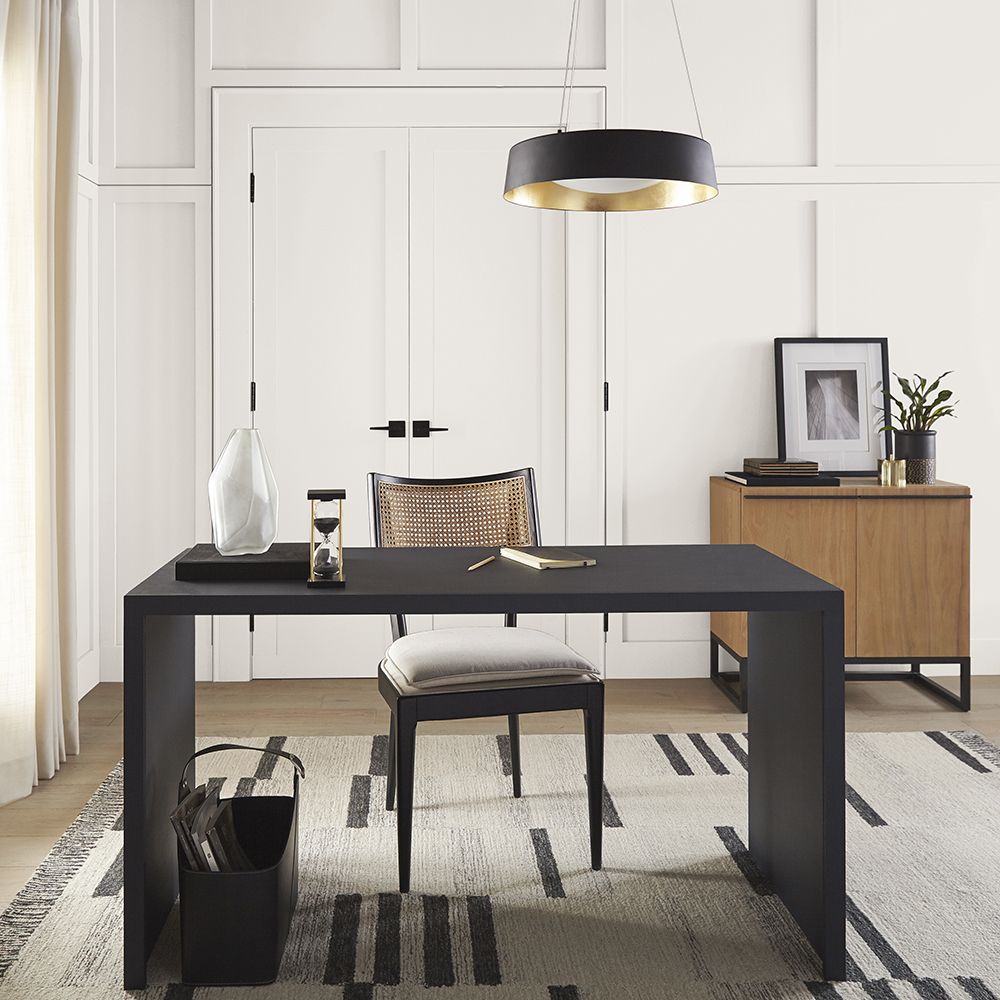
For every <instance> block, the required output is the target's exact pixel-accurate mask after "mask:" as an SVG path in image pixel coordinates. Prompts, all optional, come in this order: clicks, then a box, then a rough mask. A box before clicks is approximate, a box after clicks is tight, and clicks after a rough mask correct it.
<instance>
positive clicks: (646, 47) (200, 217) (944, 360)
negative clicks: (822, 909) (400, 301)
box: [78, 0, 1000, 687]
mask: <svg viewBox="0 0 1000 1000" xmlns="http://www.w3.org/2000/svg"><path fill="white" fill-rule="evenodd" d="M676 7H677V15H678V19H679V21H680V25H681V28H682V31H683V39H684V48H685V51H686V53H687V57H688V61H689V64H690V71H691V78H692V81H693V83H694V87H695V91H696V94H697V98H698V108H699V111H700V114H701V121H702V124H703V126H704V132H705V136H706V138H707V139H709V141H710V142H712V144H713V146H714V148H715V151H716V157H717V164H718V166H719V177H720V181H721V182H722V192H721V195H720V197H719V198H718V199H717V200H716V201H714V202H712V203H710V204H708V205H705V206H700V207H696V208H689V209H685V210H683V211H681V212H664V213H654V214H650V215H641V216H640V215H636V216H631V217H609V218H608V219H607V223H606V227H602V229H604V233H602V235H601V237H600V238H601V239H602V241H604V244H605V246H606V251H607V273H608V280H607V285H606V288H600V287H598V288H593V287H587V288H577V289H574V290H571V292H570V295H571V297H572V296H575V295H577V296H592V295H597V296H599V297H600V298H601V299H602V300H603V302H602V306H603V308H605V309H606V314H607V350H606V364H607V372H606V377H607V379H608V381H609V382H610V383H611V409H610V411H609V414H608V439H607V501H608V509H607V523H608V540H609V541H617V540H625V541H630V542H661V541H662V542H703V541H707V539H708V483H707V480H708V476H709V475H712V474H717V473H719V472H720V471H722V470H723V469H724V468H726V467H728V466H731V465H733V464H738V463H739V461H740V460H741V459H742V457H744V456H745V455H750V454H767V453H770V452H774V451H775V449H776V441H775V432H774V389H773V368H772V365H773V361H772V340H773V338H774V337H778V336H785V337H787V336H792V337H794V336H809V335H819V336H888V337H889V356H890V364H891V366H892V367H893V369H895V370H897V371H901V372H904V373H906V372H911V371H914V370H916V371H920V372H921V373H927V374H938V373H939V372H941V371H944V370H945V369H948V368H953V369H955V375H954V376H953V377H952V384H953V385H954V387H955V388H956V389H957V390H958V396H959V398H960V400H961V402H960V404H959V411H958V412H959V418H958V419H957V420H954V421H946V422H945V423H944V424H942V425H939V428H940V433H939V441H938V445H939V467H940V475H941V477H942V478H946V479H952V480H956V481H959V482H963V483H969V484H970V485H971V486H972V488H973V493H974V495H975V497H976V501H975V510H976V511H978V512H979V513H977V514H975V515H974V518H973V564H972V605H973V609H972V634H973V653H974V659H973V669H974V670H976V671H979V672H983V671H991V672H1000V627H998V625H997V624H996V623H997V622H998V621H1000V614H998V610H1000V583H998V582H997V581H996V578H995V574H994V573H993V571H992V568H991V567H992V566H994V565H996V564H997V563H998V562H1000V526H998V525H997V523H996V519H994V518H991V517H989V516H988V513H987V511H988V509H989V507H990V505H991V504H992V502H993V500H992V498H993V497H994V496H996V495H997V494H998V492H1000V481H998V480H1000V473H997V472H996V471H995V463H993V462H991V461H989V460H984V457H983V456H985V455H987V454H989V446H990V445H991V444H992V442H993V439H994V437H995V435H996V432H997V430H998V429H1000V421H998V419H997V417H996V414H995V408H994V407H992V406H991V404H992V401H993V397H994V396H995V391H994V390H993V387H992V384H991V382H990V375H991V373H992V371H993V370H994V369H995V368H996V367H997V364H998V362H1000V348H998V346H997V343H998V336H997V335H998V332H1000V300H998V297H997V295H996V293H995V291H994V289H995V286H996V275H997V274H998V273H1000V270H998V269H1000V236H998V235H997V234H998V232H1000V226H998V224H1000V205H998V203H1000V132H998V130H997V129H996V127H995V125H996V122H997V121H998V120H1000V76H998V75H997V73H996V70H995V57H994V54H993V52H992V49H991V46H992V45H993V43H994V41H995V39H996V38H997V37H1000V7H998V5H997V4H996V3H995V0H952V3H951V4H949V5H948V12H947V16H946V17H942V16H941V11H942V8H941V5H940V4H939V3H938V2H933V0H758V2H755V3H752V4H748V3H746V2H745V0H676ZM570 8H571V0H531V2H528V0H524V2H521V0H514V2H513V3H512V4H508V5H506V7H504V8H500V7H497V6H496V5H488V4H483V3H479V2H478V0H477V2H470V0H371V2H367V0H366V2H365V3H357V2H351V0H284V2H282V3H281V4H275V3H272V2H265V0H204V2H202V0H169V2H164V0H89V2H84V3H83V4H82V10H81V15H82V17H81V20H82V25H83V33H84V53H85V57H86V58H85V62H86V69H85V80H84V94H85V99H84V114H85V122H84V128H83V130H82V132H83V142H82V148H81V167H80V171H81V175H82V176H83V177H85V178H88V179H89V180H91V181H94V182H96V186H89V187H88V185H87V184H86V183H85V182H84V183H82V184H81V247H86V252H84V251H83V250H82V251H81V289H84V288H86V289H87V290H88V291H87V292H86V294H85V295H81V305H80V311H81V320H80V329H81V346H80V350H79V352H78V356H79V359H80V361H81V364H89V365H90V366H91V367H90V368H87V369H85V370H86V371H87V372H88V373H89V376H90V377H91V382H90V392H89V395H88V393H87V392H86V391H82V390H83V389H85V388H86V387H84V386H82V385H81V392H80V399H81V401H82V402H81V407H83V408H84V409H86V408H87V407H88V406H91V409H92V410H93V406H92V404H94V401H95V400H96V402H97V410H96V411H93V412H94V413H96V414H97V415H96V416H92V420H93V421H94V423H93V424H91V425H86V426H87V427H92V426H93V427H96V431H97V433H96V436H94V435H90V436H87V434H89V433H90V432H89V430H88V431H87V434H84V435H81V437H80V443H79V444H78V448H80V449H83V450H82V451H81V455H83V457H84V460H85V464H86V463H90V465H89V467H90V468H96V469H97V470H98V472H95V477H96V478H95V479H93V480H87V479H86V477H83V479H82V480H81V482H82V485H81V489H82V490H84V494H83V496H84V500H83V503H84V504H85V505H86V504H90V505H91V506H89V507H85V509H86V510H88V511H91V513H92V514H93V516H92V517H91V519H90V522H89V523H90V524H91V530H89V531H86V530H85V531H83V532H82V534H83V535H85V536H86V537H87V538H88V539H89V541H88V542H87V544H89V545H92V546H94V549H93V553H92V554H91V555H90V556H89V557H88V558H89V560H90V561H89V562H87V561H86V559H83V558H81V565H82V566H87V567H89V568H88V569H87V570H84V569H81V574H89V576H82V578H81V589H85V588H87V587H88V586H89V587H92V588H93V593H94V595H95V596H94V597H93V601H92V603H91V604H90V605H88V599H87V598H86V597H85V598H84V599H83V600H82V601H81V608H84V607H88V606H90V607H92V608H93V607H96V608H97V610H96V611H94V614H95V615H96V614H98V611H99V626H98V624H95V622H96V621H97V619H94V618H92V619H88V621H89V622H90V623H89V624H88V625H84V624H81V640H80V641H81V654H82V655H84V650H85V649H86V650H88V651H89V650H91V649H92V648H93V639H92V632H88V631H87V629H91V630H95V629H96V631H97V632H98V633H99V637H100V642H99V648H100V676H101V677H103V678H105V679H114V678H117V677H119V676H120V634H119V624H118V623H119V620H120V614H121V597H122V594H123V593H124V592H125V591H126V590H127V589H128V588H129V587H130V586H132V585H133V584H134V583H135V582H137V581H138V580H139V579H140V578H142V577H143V576H145V575H146V574H147V573H148V572H151V571H152V570H153V569H155V568H156V566H158V565H159V564H160V563H162V562H163V561H164V560H165V559H166V558H168V557H170V556H171V555H173V554H174V553H175V552H176V551H177V550H179V549H180V548H182V547H183V546H185V545H188V544H190V543H192V542H194V541H196V540H204V539H207V538H208V537H209V526H208V520H207V505H206V504H205V503H204V502H203V498H204V492H205V489H204V485H205V480H206V478H207V475H208V472H209V470H210V467H211V461H212V447H213V440H212V430H211V414H212V407H213V399H212V384H211V362H212V329H211V301H210V290H211V281H212V272H211V259H212V257H211V238H212V237H211V232H212V229H211V212H212V203H213V194H214V196H215V199H216V201H218V198H219V192H218V191H215V192H213V191H212V187H211V185H212V181H213V178H212V147H213V132H212V128H213V124H212V114H211V108H212V91H213V88H227V87H232V88H258V87H259V88H270V89H271V91H270V92H271V93H272V94H273V93H274V88H288V87H299V88H341V87H343V88H358V87H372V88H390V89H391V88H398V92H399V94H400V108H401V112H400V114H401V121H400V122H399V124H408V122H407V120H406V111H405V109H406V107H407V106H408V105H407V102H406V99H405V98H406V94H407V93H408V92H410V91H411V90H412V88H418V87H421V88H432V89H434V88H438V89H439V91H440V93H441V95H442V99H444V95H446V94H447V93H448V88H454V87H459V86H460V87H483V88H486V89H484V95H488V94H489V93H490V88H498V87H512V88H525V87H534V88H539V87H550V88H552V95H553V98H552V101H553V110H552V117H553V121H555V119H556V116H557V113H558V106H559V91H558V87H559V85H560V84H561V81H562V71H561V67H562V63H563V60H564V56H565V46H566V35H567V30H568V23H569V13H570ZM970 26H974V28H972V29H971V30H970ZM578 65H579V67H580V69H579V72H578V73H577V82H578V83H580V84H582V85H586V86H588V87H589V88H591V90H592V91H593V89H594V88H599V89H600V92H602V93H603V94H604V97H605V105H606V110H607V121H608V124H609V125H611V126H619V127H620V126H626V127H642V128H665V129H673V130H677V131H696V130H697V122H696V119H695V114H694V108H693V106H692V104H691V101H690V95H689V93H688V84H687V76H686V74H685V72H684V66H683V63H682V60H681V52H680V46H679V44H678V40H677V35H676V31H675V28H674V23H673V16H672V14H671V11H670V5H669V4H665V3H663V2H662V0H583V13H582V15H581V36H580V43H579V55H578ZM244 93H251V92H250V91H247V90H244ZM484 99H485V98H484ZM581 106H582V102H581ZM262 109H264V110H262V112H261V113H262V116H263V118H265V119H266V108H265V105H264V104H262ZM581 113H583V112H582V111H581ZM574 117H576V116H574ZM261 123H262V124H266V121H264V120H262V121H261ZM329 124H338V122H336V121H334V122H329ZM355 124H363V123H355ZM412 124H417V123H412ZM469 124H476V123H475V122H471V123H469ZM511 124H515V123H511ZM501 180H502V178H484V179H483V182H484V183H488V184H494V185H495V186H496V187H497V191H498V197H499V187H500V182H501ZM217 182H218V181H217ZM95 205H96V206H97V207H96V209H95V207H94V206H95ZM510 210H511V211H519V210H518V209H514V208H511V209H510ZM573 231H574V230H573V229H572V228H571V229H570V233H571V241H572V239H573V236H572V233H573ZM580 236H581V238H582V239H585V240H593V239H594V238H597V237H596V236H595V233H594V232H593V231H592V227H590V228H586V229H584V230H582V231H581V234H580ZM572 316H573V308H572V303H570V317H571V321H570V341H569V343H568V344H567V357H568V358H569V359H570V363H571V364H576V363H581V364H585V365H590V366H593V365H594V364H595V363H596V364H600V360H601V359H595V358H593V357H591V356H589V355H587V354H586V350H585V351H584V352H583V354H581V353H579V352H578V351H577V350H576V347H575V345H574V342H573V323H572ZM588 343H589V341H588ZM95 350H96V354H95V353H93V352H94V351H95ZM587 350H589V348H588V349H587ZM88 352H91V353H88ZM88 359H89V360H88ZM81 377H83V376H81ZM98 388H99V391H100V394H99V396H97V395H96V393H97V390H98ZM88 400H89V402H88ZM567 405H568V406H569V407H571V409H572V414H571V416H572V419H571V420H570V432H569V433H570V435H571V437H572V434H573V427H576V426H582V425H583V424H585V423H586V422H588V421H591V422H592V421H595V420H601V419H602V415H601V411H600V410H599V409H597V410H593V409H588V406H589V404H588V403H586V402H585V401H581V400H579V399H574V400H572V401H568V403H567ZM216 444H218V442H216ZM568 455H569V456H570V457H569V459H568V461H569V463H570V466H571V467H572V466H573V464H574V461H575V459H574V458H573V456H574V449H573V445H572V441H571V442H570V447H569V450H568ZM585 464H586V463H581V465H585ZM595 486H598V487H599V486H600V484H593V483H590V484H589V488H591V489H594V487H595ZM87 490H89V491H90V493H87V492H86V491H87ZM596 492H597V491H596V490H595V493H596ZM595 502H599V498H597V497H596V496H595ZM98 510H99V511H100V518H99V520H100V523H99V525H98V527H99V533H97V531H96V530H93V522H94V521H95V519H96V518H97V511H98ZM81 516H82V515H81ZM98 543H99V544H98ZM81 544H82V543H81ZM84 555H86V553H84ZM82 617H83V616H82ZM202 641H203V647H204V642H205V641H206V640H204V639H203V640H202ZM609 650H610V652H609V659H608V664H609V671H610V675H611V676H615V675H616V674H617V675H618V676H623V675H627V674H629V673H639V674H642V673H645V674H681V675H682V674H687V675H696V674H704V673H707V663H708V656H707V624H705V623H704V622H703V621H702V620H701V619H700V618H691V619H689V620H683V619H680V620H677V621H664V620H660V619H657V618H647V619H641V618H638V617H633V619H631V620H629V621H627V622H624V623H623V622H620V621H619V622H613V623H612V632H611V636H610V642H609ZM86 655H90V653H89V652H87V653H86ZM201 662H203V663H205V662H208V661H207V660H205V659H203V660H202V661H201ZM88 663H89V664H90V665H88V666H87V667H86V677H88V678H89V677H91V676H92V675H94V676H96V674H94V668H93V666H92V660H90V661H88ZM82 669H83V668H82ZM199 669H200V671H201V674H200V676H205V675H206V674H205V669H206V668H205V667H200V668H199ZM83 686H84V687H86V683H85V684H84V685H83Z"/></svg>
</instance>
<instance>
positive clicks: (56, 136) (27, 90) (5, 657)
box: [0, 0, 80, 803]
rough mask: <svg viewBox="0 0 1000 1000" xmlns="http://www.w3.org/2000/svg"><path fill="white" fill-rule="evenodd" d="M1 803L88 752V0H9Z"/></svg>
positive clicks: (0, 83)
mask: <svg viewBox="0 0 1000 1000" xmlns="http://www.w3.org/2000/svg"><path fill="white" fill-rule="evenodd" d="M0 60H2V63H0V138H2V143H3V146H2V150H0V154H2V155H0V803H3V802H9V801H11V800H12V799H17V798H21V797H23V796H25V795H27V794H29V793H30V791H31V789H32V787H33V786H34V785H36V784H37V783H38V780H39V778H51V777H52V776H53V775H54V774H55V772H56V770H57V769H58V768H59V765H60V763H61V762H62V761H64V760H65V759H66V755H67V754H68V753H79V725H78V715H77V666H76V659H77V657H76V595H75V569H74V540H73V534H72V523H73V378H72V374H73V373H72V357H73V339H72V338H73V319H74V266H75V263H74V262H75V242H76V200H77V147H78V138H79V105H80V29H79V16H78V11H77V0H0Z"/></svg>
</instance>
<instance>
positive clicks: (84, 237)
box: [73, 179, 101, 696]
mask: <svg viewBox="0 0 1000 1000" xmlns="http://www.w3.org/2000/svg"><path fill="white" fill-rule="evenodd" d="M76 211H77V240H76V252H77V260H78V261H79V269H78V280H77V286H76V351H75V356H74V359H73V360H74V366H75V369H76V371H75V376H76V378H75V390H76V420H75V421H74V434H75V438H76V451H75V475H76V502H75V505H74V515H75V521H74V528H75V534H76V590H77V646H76V655H77V663H78V666H79V689H80V693H81V696H82V695H83V694H86V692H87V691H89V690H90V689H91V688H92V687H93V686H94V685H95V684H97V683H98V682H99V681H100V679H101V651H100V631H101V606H100V595H101V587H100V564H99V555H100V492H99V486H100V450H99V444H100V435H99V433H98V428H99V426H100V396H99V394H98V386H99V384H100V383H99V381H98V330H99V327H98V322H97V218H98V188H97V185H95V184H92V183H90V182H89V181H87V180H82V179H81V180H80V186H79V196H78V200H77V209H76Z"/></svg>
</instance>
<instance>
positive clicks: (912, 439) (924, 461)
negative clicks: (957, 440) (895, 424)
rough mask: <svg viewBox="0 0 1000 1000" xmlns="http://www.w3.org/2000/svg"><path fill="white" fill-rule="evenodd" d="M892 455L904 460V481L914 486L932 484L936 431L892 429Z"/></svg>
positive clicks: (935, 455) (935, 454)
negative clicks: (893, 447)
mask: <svg viewBox="0 0 1000 1000" xmlns="http://www.w3.org/2000/svg"><path fill="white" fill-rule="evenodd" d="M892 437H893V443H894V445H895V449H894V454H895V457H896V458H905V459H906V481H907V482H908V483H914V484H916V485H930V484H932V483H933V482H934V473H935V465H936V458H937V449H936V446H935V439H936V438H937V431H900V430H896V429H895V428H893V431H892Z"/></svg>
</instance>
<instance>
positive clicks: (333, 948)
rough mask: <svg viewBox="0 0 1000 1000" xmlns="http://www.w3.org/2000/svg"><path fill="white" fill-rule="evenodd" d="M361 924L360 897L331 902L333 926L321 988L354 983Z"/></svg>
mask: <svg viewBox="0 0 1000 1000" xmlns="http://www.w3.org/2000/svg"><path fill="white" fill-rule="evenodd" d="M360 924H361V894H360V893H358V892H352V893H339V894H338V895H337V898H336V899H335V900H334V901H333V926H332V927H331V929H330V946H329V949H328V951H327V958H326V971H325V972H324V973H323V985H324V986H338V985H340V984H341V983H353V982H354V965H355V962H356V960H357V954H358V928H359V927H360Z"/></svg>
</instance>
